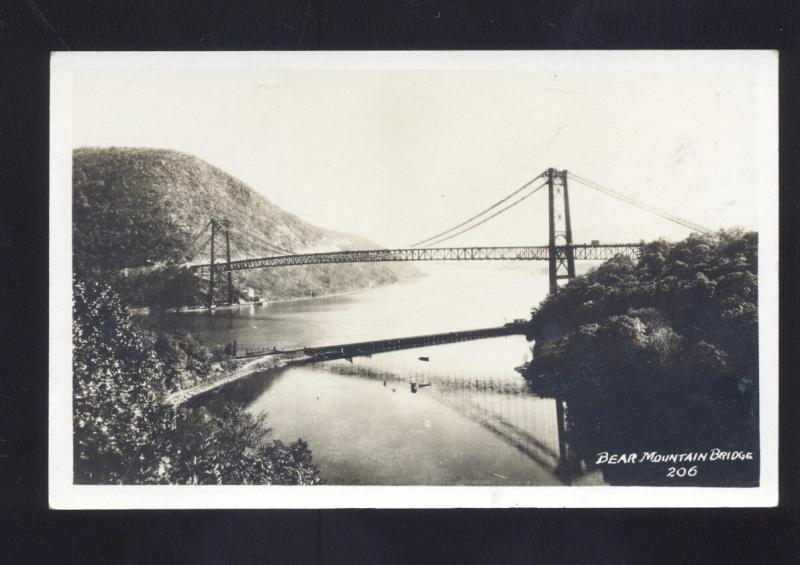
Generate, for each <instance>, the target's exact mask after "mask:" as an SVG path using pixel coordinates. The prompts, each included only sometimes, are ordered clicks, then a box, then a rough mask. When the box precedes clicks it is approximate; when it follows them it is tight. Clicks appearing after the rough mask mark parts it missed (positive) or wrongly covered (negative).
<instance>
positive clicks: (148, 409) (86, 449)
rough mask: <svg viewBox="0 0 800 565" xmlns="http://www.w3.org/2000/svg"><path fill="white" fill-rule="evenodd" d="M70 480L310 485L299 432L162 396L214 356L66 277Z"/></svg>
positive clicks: (206, 367) (233, 410)
mask: <svg viewBox="0 0 800 565" xmlns="http://www.w3.org/2000/svg"><path fill="white" fill-rule="evenodd" d="M72 331H73V394H74V396H73V425H74V480H75V482H76V483H79V484H167V483H168V484H316V483H318V482H320V478H319V472H318V470H317V468H316V467H315V466H314V465H313V463H312V461H311V451H310V450H309V449H308V446H307V444H306V443H305V442H303V441H302V440H297V441H295V442H292V443H289V444H286V443H283V442H281V441H278V440H274V439H272V438H270V434H269V430H268V429H267V428H266V424H265V422H264V419H263V417H259V418H256V417H253V416H252V415H250V414H248V413H247V412H244V411H243V410H242V409H241V407H239V406H227V407H225V409H224V410H222V411H221V412H219V413H214V412H211V411H209V410H206V409H204V408H178V409H176V408H173V407H172V406H168V405H166V404H163V403H162V400H163V398H164V395H165V394H166V393H167V392H169V391H170V390H174V389H175V388H176V387H180V386H181V385H182V384H185V382H186V380H191V379H193V378H202V377H203V376H204V375H206V374H207V373H208V372H209V371H210V370H211V365H213V364H219V363H224V361H225V359H224V355H222V354H220V353H219V352H210V353H209V352H208V351H206V349H205V348H204V347H203V346H202V345H201V344H199V343H198V342H196V341H195V340H193V339H192V338H191V336H189V335H187V334H178V335H154V334H151V333H149V332H146V331H144V330H142V329H141V328H140V327H138V326H137V324H136V323H135V322H134V321H133V320H131V317H130V315H129V313H128V310H127V308H126V307H125V306H124V305H123V304H122V303H121V301H120V299H119V297H118V296H117V295H116V293H115V292H114V291H113V290H111V289H110V288H109V287H108V286H107V285H104V284H101V283H97V282H88V283H87V282H80V281H77V280H76V281H74V304H73V329H72Z"/></svg>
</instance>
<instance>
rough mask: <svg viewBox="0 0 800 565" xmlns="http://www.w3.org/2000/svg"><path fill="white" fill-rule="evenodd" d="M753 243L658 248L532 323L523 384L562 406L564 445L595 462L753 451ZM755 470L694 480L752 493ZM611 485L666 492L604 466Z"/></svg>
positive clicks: (586, 284) (634, 474)
mask: <svg viewBox="0 0 800 565" xmlns="http://www.w3.org/2000/svg"><path fill="white" fill-rule="evenodd" d="M757 250H758V238H757V234H756V233H754V232H742V231H735V230H734V231H720V232H717V233H712V234H706V235H698V234H693V235H692V236H690V237H689V238H687V239H685V240H683V241H680V242H678V243H668V242H666V241H655V242H652V243H650V244H647V245H646V246H645V248H644V251H643V255H642V258H641V260H640V261H639V262H638V263H634V262H633V261H631V260H630V259H626V258H617V259H613V260H611V261H608V262H606V263H604V264H603V265H602V266H600V267H599V268H597V269H595V270H593V271H591V272H589V273H588V274H587V275H585V276H582V277H579V278H578V279H576V280H574V281H571V282H570V284H569V285H567V286H566V287H564V288H563V289H561V291H560V292H559V293H558V294H557V295H555V296H550V297H548V298H547V299H546V300H545V301H544V302H543V303H542V304H541V306H540V307H539V308H538V310H535V311H534V313H533V316H532V331H533V334H534V336H535V337H536V338H537V341H536V346H535V350H534V359H533V361H532V362H531V364H530V365H529V367H528V370H527V378H528V379H529V381H530V383H531V387H532V388H533V390H534V391H535V392H537V393H539V394H541V395H545V396H552V397H557V398H561V399H563V400H565V401H566V403H567V407H568V409H567V422H568V428H569V432H568V433H569V435H568V438H569V442H570V445H571V447H572V448H573V450H574V453H575V455H576V457H577V458H578V459H579V460H583V461H584V463H585V464H586V465H588V466H589V467H591V466H592V465H593V464H594V461H595V457H596V454H597V453H598V452H600V451H609V452H615V453H630V452H642V451H661V452H667V453H684V452H689V451H695V450H697V451H700V450H707V449H713V448H720V449H731V450H747V451H753V452H756V453H757V448H758V303H757V295H758V284H757V273H758V269H757V265H758V256H757ZM757 465H758V461H757V457H756V460H755V461H753V462H751V464H742V463H741V462H738V463H737V464H730V465H726V464H723V463H719V464H716V465H707V466H704V471H703V473H701V474H699V475H698V476H697V477H696V478H695V479H693V481H694V482H695V483H701V484H703V483H706V484H745V485H746V484H755V483H756V482H757V480H758V466H757ZM603 472H604V475H605V478H606V480H607V481H609V482H610V483H612V484H660V483H662V482H664V476H663V473H661V472H659V473H656V474H653V471H652V468H648V467H646V466H632V465H619V466H607V467H603Z"/></svg>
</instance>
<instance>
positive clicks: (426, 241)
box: [410, 172, 545, 247]
mask: <svg viewBox="0 0 800 565" xmlns="http://www.w3.org/2000/svg"><path fill="white" fill-rule="evenodd" d="M544 174H545V173H544V172H542V173H539V174H538V175H536V176H535V177H533V178H532V179H531V180H529V181H528V182H526V183H525V184H523V185H522V186H521V187H519V188H518V189H516V190H514V191H513V192H511V194H509V195H508V196H506V197H505V198H502V199H500V200H498V201H497V202H495V203H494V204H492V205H491V206H489V207H488V208H486V209H484V210H482V211H481V212H479V213H478V214H475V215H474V216H472V217H471V218H469V219H467V220H464V221H463V222H461V223H460V224H458V225H455V226H453V227H452V228H450V229H447V230H445V231H443V232H441V233H438V234H436V235H433V236H431V237H429V238H427V239H423V240H422V241H418V242H417V243H413V244H411V246H410V247H418V246H420V245H422V244H424V243H428V242H429V241H433V240H434V239H438V238H440V237H442V236H443V235H446V234H448V233H450V232H452V231H455V230H457V229H458V228H460V227H463V226H465V225H467V224H468V223H470V222H471V221H473V220H476V219H478V218H480V217H481V216H483V215H484V214H486V213H487V212H490V211H491V210H494V209H495V208H497V207H498V206H500V205H501V204H503V203H504V202H507V201H509V200H510V199H511V198H513V197H514V196H516V195H517V194H519V193H520V192H522V191H523V190H525V189H526V188H528V187H529V186H530V185H532V184H533V183H534V182H536V181H537V180H538V179H540V178H542V177H543V176H544ZM537 190H538V189H537ZM526 198H527V196H526ZM519 202H520V201H518V202H516V203H514V204H512V206H515V205H516V204H519ZM507 209H508V208H504V209H503V210H501V212H502V211H505V210H507ZM498 213H499V212H498ZM495 215H497V214H495ZM492 217H494V216H492ZM488 219H490V218H487V220H488ZM484 221H486V220H484ZM481 223H483V222H481ZM477 225H480V224H477ZM470 229H472V228H470ZM465 231H466V230H465ZM460 233H463V231H462V232H459V234H460ZM459 234H455V235H459ZM455 235H453V236H452V237H455ZM448 239H450V238H448ZM442 241H445V240H444V239H443V240H442ZM437 243H438V242H437ZM431 245H434V244H433V243H431Z"/></svg>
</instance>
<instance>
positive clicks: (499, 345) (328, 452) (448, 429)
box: [161, 263, 558, 485]
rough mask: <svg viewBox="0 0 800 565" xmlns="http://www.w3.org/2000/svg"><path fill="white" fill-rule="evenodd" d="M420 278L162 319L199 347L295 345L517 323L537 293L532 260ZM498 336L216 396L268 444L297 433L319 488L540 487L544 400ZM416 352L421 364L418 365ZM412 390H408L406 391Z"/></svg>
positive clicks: (554, 442)
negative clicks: (263, 420) (249, 416)
mask: <svg viewBox="0 0 800 565" xmlns="http://www.w3.org/2000/svg"><path fill="white" fill-rule="evenodd" d="M424 270H425V271H426V273H427V276H424V277H420V278H414V279H410V280H405V281H403V282H399V283H396V284H392V285H387V286H383V287H379V288H373V289H369V290H365V291H363V292H359V293H354V294H348V295H342V296H334V297H326V298H318V299H312V300H303V301H296V302H283V303H273V304H267V305H262V306H250V307H242V308H239V309H238V310H234V311H215V312H213V313H208V312H195V313H180V314H172V315H169V316H167V317H166V318H165V319H164V320H162V322H161V324H162V327H163V328H164V329H168V330H169V329H178V328H181V329H186V330H188V331H189V332H191V333H192V334H193V335H194V336H195V337H197V338H198V339H200V340H201V341H203V342H204V343H206V344H208V345H216V344H225V343H228V342H231V341H233V340H236V341H237V344H238V348H239V351H240V352H241V351H243V350H244V349H257V348H261V347H277V348H279V349H280V348H297V347H303V346H309V347H310V346H320V345H333V344H337V343H347V342H355V341H365V340H371V339H381V338H390V337H403V336H411V335H418V334H427V333H437V332H448V331H454V330H466V329H473V328H481V327H488V326H497V325H501V324H503V323H504V322H506V321H511V320H513V319H515V318H527V317H529V315H530V309H531V307H532V306H535V305H536V304H538V302H539V301H540V300H541V299H542V298H544V296H545V295H546V294H547V275H546V273H545V272H543V271H542V270H541V265H527V264H526V265H512V264H504V263H458V264H425V266H424ZM530 354H531V343H529V342H527V341H526V340H525V338H524V337H522V336H510V337H503V338H494V339H487V340H480V341H472V342H465V343H456V344H450V345H443V346H437V347H428V348H423V349H415V350H406V351H396V352H391V353H386V354H381V355H376V356H375V357H373V358H357V359H353V362H352V363H349V362H347V361H330V362H326V363H320V364H317V365H314V366H304V367H294V368H289V369H285V370H282V371H280V372H278V373H276V374H270V375H255V376H253V377H250V378H249V379H247V380H246V381H245V382H242V383H238V384H236V385H232V386H230V387H227V388H225V389H223V390H222V391H220V392H218V393H216V397H217V400H219V399H220V398H221V399H222V400H236V401H239V402H243V403H244V404H245V405H246V407H247V410H249V411H250V412H252V413H254V414H256V413H266V414H267V422H268V424H269V426H270V427H271V428H272V434H273V436H274V437H276V438H280V439H282V440H285V441H292V440H294V439H296V438H298V437H302V438H303V439H305V440H306V441H307V442H308V444H309V446H310V448H311V450H312V452H313V457H314V461H315V463H316V464H317V465H318V467H319V468H320V471H321V474H322V477H323V478H324V479H325V481H326V482H327V483H328V484H359V485H552V484H558V480H557V479H556V477H555V476H554V474H553V470H554V467H555V464H556V461H557V451H558V438H557V428H556V417H555V404H554V401H553V400H552V399H542V398H538V397H536V396H534V395H532V394H530V393H529V392H528V390H527V386H526V383H525V381H524V379H522V377H521V376H520V375H519V374H518V373H517V372H516V371H514V367H515V366H518V365H520V364H522V363H523V362H524V361H526V360H527V359H529V358H530ZM421 357H427V358H428V360H427V361H426V360H422V359H420V358H421ZM411 382H415V383H419V384H423V385H429V386H423V387H422V388H419V389H418V391H417V392H416V393H413V392H412V391H411V386H410V383H411Z"/></svg>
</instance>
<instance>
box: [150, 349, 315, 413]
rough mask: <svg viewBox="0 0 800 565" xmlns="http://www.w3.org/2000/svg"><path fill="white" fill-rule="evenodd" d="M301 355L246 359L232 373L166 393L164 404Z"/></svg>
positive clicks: (177, 402)
mask: <svg viewBox="0 0 800 565" xmlns="http://www.w3.org/2000/svg"><path fill="white" fill-rule="evenodd" d="M302 357H303V354H302V353H300V354H298V353H280V354H277V355H268V356H264V357H259V358H257V359H253V360H249V361H246V362H244V363H243V364H242V365H241V366H240V367H239V368H238V369H236V370H235V371H233V372H232V373H228V374H227V375H226V376H224V377H221V378H217V379H209V380H207V381H203V382H202V383H199V384H197V385H195V386H192V387H189V388H187V389H184V390H179V391H176V392H173V393H171V394H169V395H167V396H166V397H165V398H164V404H169V405H171V406H174V407H177V406H180V405H181V404H183V403H185V402H187V401H189V400H191V399H192V398H195V397H197V396H200V395H201V394H205V393H207V392H210V391H212V390H214V389H216V388H219V387H222V386H225V385H228V384H230V383H232V382H235V381H238V380H241V379H244V378H247V377H249V376H250V375H253V374H255V373H265V372H272V371H277V370H280V369H283V368H284V367H286V366H287V365H289V363H291V362H292V361H295V362H296V361H298V360H300V359H302Z"/></svg>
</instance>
